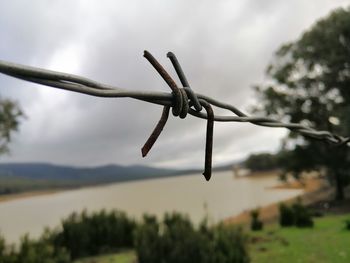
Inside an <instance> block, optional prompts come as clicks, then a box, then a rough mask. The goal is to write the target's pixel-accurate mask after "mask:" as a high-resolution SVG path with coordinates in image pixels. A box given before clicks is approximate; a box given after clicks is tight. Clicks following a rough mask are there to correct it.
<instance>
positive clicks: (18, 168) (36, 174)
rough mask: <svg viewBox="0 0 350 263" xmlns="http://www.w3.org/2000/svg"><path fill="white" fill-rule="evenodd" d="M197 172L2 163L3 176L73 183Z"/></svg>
mask: <svg viewBox="0 0 350 263" xmlns="http://www.w3.org/2000/svg"><path fill="white" fill-rule="evenodd" d="M191 172H196V170H175V169H163V168H154V167H149V166H139V165H132V166H121V165H105V166H98V167H91V168H90V167H88V168H87V167H73V166H63V165H53V164H47V163H2V164H0V177H6V178H9V177H13V178H14V177H16V178H23V179H33V180H45V181H57V182H63V181H72V182H81V183H83V182H86V183H105V182H123V181H131V180H141V179H151V178H159V177H168V176H175V175H183V174H188V173H191Z"/></svg>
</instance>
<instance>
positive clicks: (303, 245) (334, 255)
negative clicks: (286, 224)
mask: <svg viewBox="0 0 350 263" xmlns="http://www.w3.org/2000/svg"><path fill="white" fill-rule="evenodd" d="M346 219H350V215H341V216H334V215H333V216H326V217H323V218H318V219H315V226H314V228H313V229H300V228H295V227H292V228H283V229H282V228H280V227H278V226H276V225H272V226H269V227H267V228H266V230H264V231H263V232H261V233H258V234H256V233H251V234H250V235H251V244H250V255H251V258H252V262H253V263H254V262H256V263H265V262H279V263H286V262H307V263H313V262H317V263H329V262H332V263H348V262H350V231H348V230H345V223H344V221H345V220H346Z"/></svg>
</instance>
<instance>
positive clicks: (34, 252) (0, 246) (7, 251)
mask: <svg viewBox="0 0 350 263" xmlns="http://www.w3.org/2000/svg"><path fill="white" fill-rule="evenodd" d="M0 262H1V263H23V262H26V263H69V262H71V260H70V257H69V254H68V252H67V251H66V250H65V249H64V248H58V247H55V246H54V244H53V243H51V242H49V241H48V240H46V239H39V240H31V239H30V238H29V237H28V236H24V237H23V238H22V239H21V242H20V244H19V247H18V248H17V249H15V248H14V247H13V246H9V245H7V244H6V243H5V241H4V239H3V238H2V237H0Z"/></svg>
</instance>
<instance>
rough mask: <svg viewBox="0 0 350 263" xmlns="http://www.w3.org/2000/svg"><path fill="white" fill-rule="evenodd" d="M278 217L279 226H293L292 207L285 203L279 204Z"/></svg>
mask: <svg viewBox="0 0 350 263" xmlns="http://www.w3.org/2000/svg"><path fill="white" fill-rule="evenodd" d="M279 212H280V219H279V223H280V225H281V227H287V226H293V225H294V223H295V215H294V211H293V209H292V207H290V206H287V205H285V204H283V203H282V204H280V205H279Z"/></svg>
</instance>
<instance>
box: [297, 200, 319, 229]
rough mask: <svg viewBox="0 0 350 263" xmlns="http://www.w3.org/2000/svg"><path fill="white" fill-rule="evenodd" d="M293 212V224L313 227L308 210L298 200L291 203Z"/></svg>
mask: <svg viewBox="0 0 350 263" xmlns="http://www.w3.org/2000/svg"><path fill="white" fill-rule="evenodd" d="M293 212H294V216H295V225H296V226H297V227H313V226H314V222H313V220H312V217H311V213H310V212H309V210H308V209H307V208H306V207H305V206H303V205H302V204H301V203H300V202H296V203H295V204H293Z"/></svg>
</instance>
